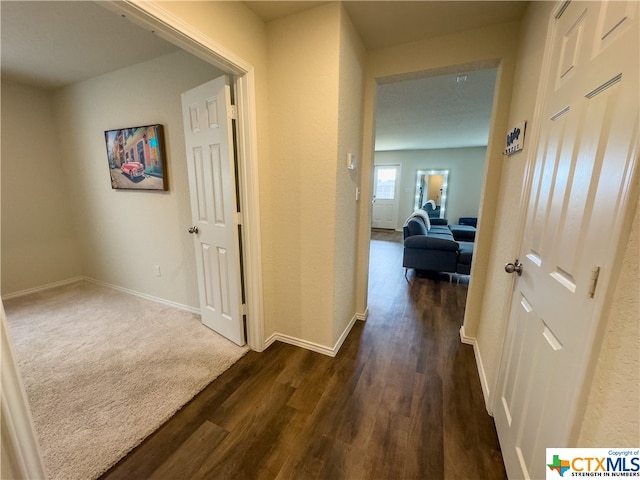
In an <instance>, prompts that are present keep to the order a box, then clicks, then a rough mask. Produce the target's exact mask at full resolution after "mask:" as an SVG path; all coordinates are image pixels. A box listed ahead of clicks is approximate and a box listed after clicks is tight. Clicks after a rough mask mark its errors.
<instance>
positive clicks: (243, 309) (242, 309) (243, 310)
mask: <svg viewBox="0 0 640 480" xmlns="http://www.w3.org/2000/svg"><path fill="white" fill-rule="evenodd" d="M246 314H247V304H246V303H243V304H242V305H240V315H246ZM245 320H246V319H245Z"/></svg>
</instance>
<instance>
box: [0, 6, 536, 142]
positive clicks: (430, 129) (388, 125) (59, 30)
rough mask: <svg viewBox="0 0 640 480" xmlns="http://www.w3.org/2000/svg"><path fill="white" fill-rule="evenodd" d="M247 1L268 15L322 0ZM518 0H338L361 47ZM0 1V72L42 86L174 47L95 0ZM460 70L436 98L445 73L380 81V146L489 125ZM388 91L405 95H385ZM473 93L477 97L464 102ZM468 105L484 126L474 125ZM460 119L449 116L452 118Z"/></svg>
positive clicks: (457, 26)
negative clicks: (454, 85)
mask: <svg viewBox="0 0 640 480" xmlns="http://www.w3.org/2000/svg"><path fill="white" fill-rule="evenodd" d="M245 3H246V4H247V6H248V7H249V8H250V9H251V10H253V11H254V12H255V13H256V14H257V15H258V16H259V17H260V18H262V19H263V20H264V21H265V22H268V21H271V20H274V19H277V18H280V17H282V16H286V15H290V14H292V13H296V12H298V11H301V10H305V9H308V8H313V7H315V6H318V5H321V4H324V3H327V2H313V1H311V2H309V1H284V2H282V1H278V2H271V1H252V2H245ZM525 7H526V2H522V1H497V2H483V1H471V2H458V1H409V2H405V1H391V2H389V1H347V2H345V8H346V9H347V11H348V12H349V15H350V17H351V19H352V22H353V24H354V26H355V27H356V29H357V30H358V31H359V33H360V35H361V37H362V39H363V43H364V44H365V45H366V46H367V48H368V49H376V48H381V47H385V46H389V45H393V44H400V43H405V42H409V41H415V40H418V39H421V38H428V37H434V36H440V35H446V34H449V33H455V32H458V31H461V30H465V29H469V28H478V27H481V26H485V25H489V24H498V23H504V22H507V21H514V20H517V19H519V18H520V17H521V16H522V13H523V11H524V8H525ZM0 8H1V16H0V19H1V64H2V77H3V78H4V79H10V80H13V81H18V82H21V83H25V84H28V85H32V86H37V87H40V88H46V89H56V88H59V87H61V86H64V85H67V84H72V83H76V82H78V81H82V80H86V79H88V78H91V77H94V76H97V75H101V74H104V73H107V72H110V71H114V70H117V69H120V68H124V67H127V66H130V65H133V64H136V63H140V62H142V61H146V60H150V59H152V58H155V57H158V56H161V55H166V54H168V53H171V52H173V51H176V50H177V48H176V47H175V46H174V45H172V44H170V43H168V42H166V41H164V40H162V39H160V38H159V37H157V36H155V35H154V34H153V33H151V32H148V31H145V30H143V29H141V28H139V27H137V26H134V25H133V24H131V23H130V22H129V21H128V20H126V19H124V18H122V17H120V16H119V15H117V14H114V13H113V12H111V11H109V10H106V9H104V8H103V7H101V6H99V5H97V4H95V3H93V2H88V1H62V2H58V1H7V0H2V1H1V2H0ZM468 78H469V81H468V84H467V85H465V86H464V87H463V88H464V90H463V89H460V88H458V89H457V90H454V92H457V93H460V92H461V91H464V92H465V95H464V96H463V97H460V98H459V100H455V99H453V97H452V102H451V103H449V102H442V101H441V100H442V99H443V98H448V97H447V96H448V95H449V94H451V88H450V87H451V84H450V82H449V81H448V80H446V79H444V78H439V77H431V78H429V79H423V81H422V82H424V83H422V82H420V81H417V82H416V83H411V82H402V84H398V85H396V86H395V87H394V85H393V84H391V85H386V86H384V88H381V89H380V92H379V102H380V105H379V106H380V108H379V110H378V114H377V118H376V120H377V123H378V125H379V128H378V130H377V134H378V135H379V138H380V147H381V148H385V149H408V148H440V147H434V146H432V145H445V144H446V145H447V146H449V147H451V146H459V145H463V144H466V143H468V142H469V141H470V140H469V139H470V138H472V136H473V137H474V138H475V137H477V136H479V135H480V134H475V133H474V134H473V135H471V133H470V132H472V131H480V130H482V128H484V129H485V130H486V128H487V124H488V123H487V118H486V105H485V104H486V99H487V95H486V91H487V90H486V88H487V85H484V86H482V85H481V79H483V78H485V79H486V75H482V74H480V73H479V74H478V76H477V78H476V76H475V75H469V77H468ZM440 88H444V89H445V90H446V92H445V90H442V91H440V90H439V89H440ZM475 88H477V89H478V90H477V95H476V96H475V97H474V96H473V95H470V94H469V93H470V92H472V91H474V89H475ZM447 89H448V90H447ZM387 95H391V96H392V98H393V99H397V98H403V99H404V100H403V101H401V102H397V101H395V100H394V101H391V100H390V99H388V98H387ZM473 98H475V100H476V101H473V102H472V99H473ZM463 99H464V101H467V102H470V103H467V104H466V106H465V107H464V108H460V107H459V102H462V100H463ZM454 107H455V108H454ZM476 109H477V112H478V117H479V118H480V119H481V120H480V121H481V122H483V125H484V126H483V127H475V128H474V127H473V126H472V117H473V112H475V111H476ZM456 111H463V112H464V115H465V120H464V121H465V124H466V125H467V128H466V133H465V135H463V136H460V135H457V134H456V132H458V130H459V129H456V128H442V127H441V128H436V127H435V125H438V124H439V120H438V119H440V120H442V119H445V118H452V117H454V113H455V112H456ZM461 118H462V117H461ZM461 118H458V119H457V120H456V119H454V120H452V121H453V122H454V123H455V124H459V123H460V122H461V121H462V120H461ZM410 133H417V134H419V136H416V137H414V136H413V135H410ZM454 134H455V135H454ZM485 137H486V133H485ZM416 138H420V139H422V140H421V141H417V140H416ZM474 141H477V140H474ZM383 146H384V147H383Z"/></svg>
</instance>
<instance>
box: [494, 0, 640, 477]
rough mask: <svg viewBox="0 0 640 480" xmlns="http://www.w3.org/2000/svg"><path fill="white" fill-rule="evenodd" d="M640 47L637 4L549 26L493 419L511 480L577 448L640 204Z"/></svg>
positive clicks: (566, 7) (565, 15)
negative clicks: (628, 222)
mask: <svg viewBox="0 0 640 480" xmlns="http://www.w3.org/2000/svg"><path fill="white" fill-rule="evenodd" d="M638 38H639V37H638V3H637V2H635V1H632V2H581V1H574V2H571V3H569V2H566V3H564V4H561V5H560V4H559V5H558V8H557V9H556V10H555V11H554V18H552V19H551V24H550V31H549V35H548V37H547V42H548V48H547V58H546V62H548V63H547V66H548V67H549V68H548V69H543V71H545V72H547V74H546V75H545V77H546V78H542V81H544V82H546V86H545V87H544V93H543V96H544V98H543V105H542V115H541V124H540V140H539V142H538V145H537V146H536V150H535V151H536V154H535V161H534V162H533V164H532V165H531V167H532V168H531V169H530V171H531V172H532V177H531V184H530V191H529V193H528V207H527V211H526V223H525V228H524V233H523V241H522V245H521V250H520V260H521V261H522V270H521V276H519V277H518V276H517V277H516V281H515V284H514V292H513V298H512V307H511V314H510V319H509V326H508V331H507V340H506V344H505V347H504V351H503V355H502V361H501V368H500V375H499V379H498V388H497V398H496V404H495V409H494V410H495V411H494V413H495V421H496V426H497V430H498V436H499V438H500V444H501V446H502V453H503V457H504V461H505V466H506V469H507V473H508V475H509V477H510V478H513V479H516V478H518V479H520V478H524V479H526V478H536V479H537V478H545V471H546V462H545V460H546V459H545V448H551V447H553V448H560V447H572V446H575V441H576V437H577V433H578V432H577V431H576V430H577V428H576V427H579V425H580V423H579V422H580V421H581V418H582V417H581V415H582V414H583V406H584V399H585V395H586V393H587V392H588V388H589V383H588V382H589V380H588V379H589V368H590V357H591V355H592V351H593V350H595V351H597V347H598V332H599V331H600V330H599V329H600V328H602V326H603V325H602V318H601V317H602V310H603V304H604V303H605V301H606V300H605V297H606V293H607V290H608V289H609V288H610V285H609V284H610V281H611V279H612V272H613V271H614V270H615V265H614V264H615V262H616V257H617V253H616V252H617V251H618V249H619V240H620V235H621V232H622V230H623V223H624V221H625V218H627V217H628V215H627V213H628V211H629V210H628V209H629V207H630V202H632V203H634V204H635V201H636V199H635V198H629V197H630V195H631V193H632V187H631V185H632V177H633V176H634V175H636V173H635V170H636V167H635V162H636V155H637V142H638V101H639V99H638V58H639V57H638V55H639V52H638V47H639V45H638ZM543 85H544V84H543ZM518 267H519V266H518ZM510 270H514V266H513V265H512V266H511V268H510ZM515 270H516V271H517V270H519V268H515Z"/></svg>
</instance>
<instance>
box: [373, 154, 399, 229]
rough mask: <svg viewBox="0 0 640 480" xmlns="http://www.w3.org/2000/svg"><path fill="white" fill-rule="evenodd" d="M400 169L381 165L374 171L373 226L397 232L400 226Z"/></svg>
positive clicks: (395, 166) (394, 166)
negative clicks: (398, 207)
mask: <svg viewBox="0 0 640 480" xmlns="http://www.w3.org/2000/svg"><path fill="white" fill-rule="evenodd" d="M399 182H400V167H399V166H397V165H380V166H375V167H374V169H373V208H372V212H371V226H372V227H373V228H387V229H393V230H395V229H396V227H397V225H398V213H397V212H398V209H397V206H398V204H397V202H398V183H399Z"/></svg>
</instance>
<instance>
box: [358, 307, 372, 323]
mask: <svg viewBox="0 0 640 480" xmlns="http://www.w3.org/2000/svg"><path fill="white" fill-rule="evenodd" d="M356 318H357V319H358V320H361V321H363V322H366V321H367V318H369V307H367V308H365V309H364V313H356Z"/></svg>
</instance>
